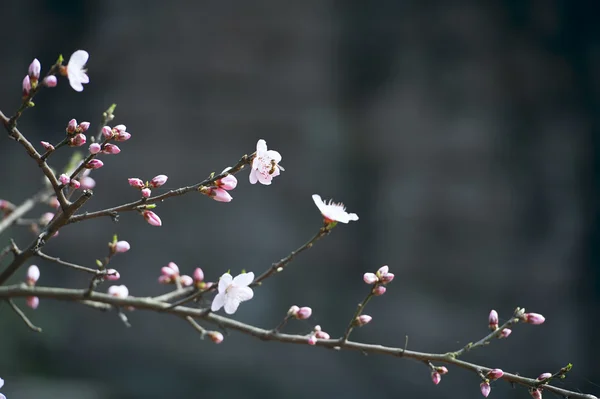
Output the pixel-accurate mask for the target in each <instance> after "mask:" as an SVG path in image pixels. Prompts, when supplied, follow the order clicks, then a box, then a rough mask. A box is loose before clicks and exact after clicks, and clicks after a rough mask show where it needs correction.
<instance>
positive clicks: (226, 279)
mask: <svg viewBox="0 0 600 399" xmlns="http://www.w3.org/2000/svg"><path fill="white" fill-rule="evenodd" d="M232 280H233V277H231V274H229V273H225V274H223V275H222V276H221V278H220V279H219V294H221V293H224V292H225V290H226V289H227V287H229V285H231V281H232Z"/></svg>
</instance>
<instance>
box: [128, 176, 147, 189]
mask: <svg viewBox="0 0 600 399" xmlns="http://www.w3.org/2000/svg"><path fill="white" fill-rule="evenodd" d="M127 181H128V182H129V185H130V186H131V187H135V188H143V187H144V186H145V184H144V182H143V180H142V179H138V178H137V177H130V178H129V179H127Z"/></svg>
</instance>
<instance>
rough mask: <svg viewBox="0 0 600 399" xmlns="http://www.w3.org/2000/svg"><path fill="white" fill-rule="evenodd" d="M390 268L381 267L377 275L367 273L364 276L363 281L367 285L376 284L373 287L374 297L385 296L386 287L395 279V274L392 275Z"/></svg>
mask: <svg viewBox="0 0 600 399" xmlns="http://www.w3.org/2000/svg"><path fill="white" fill-rule="evenodd" d="M389 271H390V268H389V267H388V266H387V265H386V266H381V267H380V268H379V270H377V273H365V274H364V275H363V281H364V282H365V283H367V284H375V287H373V295H375V296H380V295H383V294H385V291H386V287H385V285H387V284H388V283H390V282H391V281H392V280H393V279H394V273H390V272H389Z"/></svg>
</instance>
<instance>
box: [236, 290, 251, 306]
mask: <svg viewBox="0 0 600 399" xmlns="http://www.w3.org/2000/svg"><path fill="white" fill-rule="evenodd" d="M235 297H236V299H237V300H238V302H244V301H249V300H250V299H252V298H253V297H254V291H253V290H252V288H250V287H237V288H236V290H235Z"/></svg>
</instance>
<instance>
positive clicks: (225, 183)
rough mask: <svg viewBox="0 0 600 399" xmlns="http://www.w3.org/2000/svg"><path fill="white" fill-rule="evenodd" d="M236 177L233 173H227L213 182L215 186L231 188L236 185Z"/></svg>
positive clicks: (225, 188)
mask: <svg viewBox="0 0 600 399" xmlns="http://www.w3.org/2000/svg"><path fill="white" fill-rule="evenodd" d="M237 183H238V181H237V178H236V177H235V176H234V175H227V176H225V177H224V178H222V179H219V180H217V181H216V182H215V184H216V185H217V187H220V188H222V189H224V190H233V189H234V188H236V187H237Z"/></svg>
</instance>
